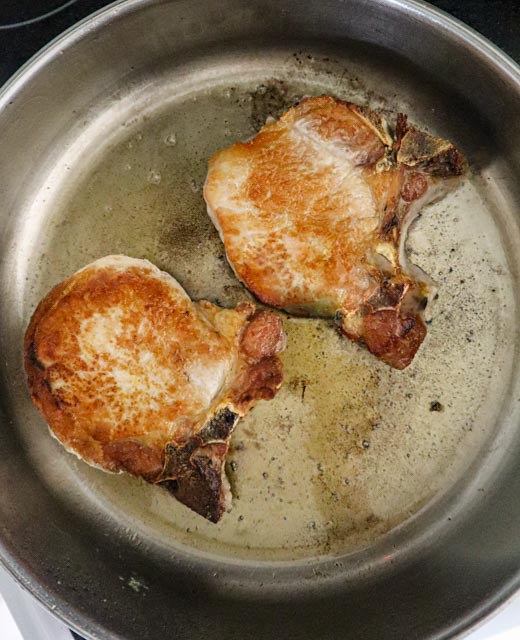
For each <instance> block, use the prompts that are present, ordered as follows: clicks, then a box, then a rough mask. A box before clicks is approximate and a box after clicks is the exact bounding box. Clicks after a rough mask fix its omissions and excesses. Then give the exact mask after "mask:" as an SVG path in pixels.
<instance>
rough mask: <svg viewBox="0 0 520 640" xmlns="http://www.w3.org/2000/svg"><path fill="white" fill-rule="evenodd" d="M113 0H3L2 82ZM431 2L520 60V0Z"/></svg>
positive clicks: (0, 28)
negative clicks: (32, 57) (41, 50)
mask: <svg viewBox="0 0 520 640" xmlns="http://www.w3.org/2000/svg"><path fill="white" fill-rule="evenodd" d="M107 4H110V2H108V1H107V0H68V1H64V0H0V85H1V84H3V83H4V82H5V81H6V80H7V79H8V78H9V77H10V76H11V75H12V74H13V73H14V72H15V71H16V70H17V69H18V68H19V67H20V66H21V65H22V64H23V63H24V62H25V61H26V60H28V59H29V58H30V57H31V56H32V55H33V54H34V53H36V52H37V51H38V50H39V49H41V47H43V46H44V45H45V44H47V42H49V41H50V40H52V39H53V38H54V37H56V36H57V35H58V34H59V33H61V32H62V31H64V30H65V29H67V28H68V27H70V26H71V25H73V24H74V23H75V22H77V21H78V20H80V19H81V18H84V17H85V16H87V15H89V14H90V13H92V12H93V11H96V10H97V9H100V8H101V7H104V6H105V5H107ZM431 4H433V5H435V6H437V7H439V8H440V9H443V10H444V11H447V12H448V13H451V14H452V15H454V16H455V17H457V18H459V20H462V21H463V22H466V23H467V24H469V25H470V26H471V27H473V28H474V29H476V30H477V31H479V32H480V33H482V34H483V35H484V36H486V37H487V38H489V39H490V40H491V41H492V42H494V43H495V44H496V45H498V46H499V47H500V48H501V49H503V50H504V51H505V52H506V53H508V54H509V55H510V56H511V57H512V58H514V59H515V60H516V61H517V62H520V0H431ZM75 637H76V638H78V640H81V639H80V638H79V636H75Z"/></svg>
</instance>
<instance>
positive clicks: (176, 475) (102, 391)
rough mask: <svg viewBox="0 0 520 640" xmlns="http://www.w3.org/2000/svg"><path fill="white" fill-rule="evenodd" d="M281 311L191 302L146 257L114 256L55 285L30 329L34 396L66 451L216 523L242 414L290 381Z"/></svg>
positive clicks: (28, 358)
mask: <svg viewBox="0 0 520 640" xmlns="http://www.w3.org/2000/svg"><path fill="white" fill-rule="evenodd" d="M284 345H285V337H284V334H283V330H282V324H281V320H280V318H279V317H278V316H276V315H275V314H273V313H272V312H268V311H256V309H255V306H254V305H253V304H251V303H244V304H241V305H239V306H238V307H237V308H236V309H221V308H219V307H217V306H215V305H213V304H211V303H210V302H206V301H204V300H202V301H200V302H195V303H194V302H192V301H191V300H190V298H189V297H188V295H187V294H186V292H185V291H184V290H183V289H182V288H181V286H180V285H179V284H178V283H177V281H176V280H174V279H173V278H172V277H171V276H170V275H168V274H167V273H164V272H162V271H160V270H159V269H158V268H157V267H155V266H154V265H152V264H151V263H149V262H148V261H146V260H136V259H133V258H128V257H125V256H109V257H106V258H103V259H101V260H97V261H96V262H93V263H92V264H90V265H88V266H87V267H85V268H84V269H81V270H80V271H78V272H77V273H75V274H74V275H73V276H72V277H70V278H69V279H68V280H65V281H64V282H62V283H61V284H59V285H57V286H56V287H55V288H54V289H53V290H52V291H51V292H50V293H49V294H48V295H47V296H46V297H45V298H44V299H43V300H42V302H41V303H40V305H39V306H38V308H37V309H36V311H35V313H34V315H33V317H32V319H31V322H30V324H29V327H28V329H27V332H26V335H25V367H26V371H27V376H28V381H29V387H30V390H31V394H32V398H33V400H34V403H35V404H36V406H37V407H38V409H39V410H40V411H41V413H42V414H43V416H44V417H45V419H46V420H47V422H48V424H49V426H50V428H51V430H52V432H53V433H54V435H55V436H56V437H57V438H58V440H59V441H60V442H61V443H62V444H63V445H64V446H65V448H66V449H67V450H68V451H71V452H73V453H75V454H76V455H77V456H79V457H80V458H82V459H83V460H85V461H86V462H88V463H90V464H92V465H95V466H98V467H101V468H102V469H104V470H106V471H112V472H119V471H127V472H128V473H131V474H133V475H135V476H140V477H142V478H144V479H145V480H147V481H148V482H151V483H157V484H162V485H163V486H165V487H166V488H167V489H169V490H170V491H171V492H172V493H173V494H174V495H175V497H176V498H177V499H178V500H180V501H181V502H183V503H184V504H185V505H187V506H188V507H190V508H191V509H193V510H194V511H196V512H197V513H199V514H200V515H202V516H204V517H205V518H208V519H209V520H211V521H213V522H216V521H218V520H219V518H220V517H221V515H222V513H223V511H224V510H225V509H226V508H227V507H228V506H229V501H230V490H229V483H228V481H227V479H226V476H225V472H224V462H225V457H226V454H227V451H228V447H229V440H230V437H231V434H232V432H233V429H234V428H235V425H236V424H237V421H238V419H239V418H240V417H241V416H243V415H245V414H246V413H247V411H249V409H250V408H251V407H252V406H253V405H254V404H255V403H256V402H257V401H258V400H260V399H266V400H269V399H271V398H273V396H274V395H275V394H276V392H277V390H278V389H279V387H280V385H281V382H282V369H281V363H280V361H279V359H278V358H277V357H276V354H277V353H278V352H279V351H280V350H281V349H283V348H284Z"/></svg>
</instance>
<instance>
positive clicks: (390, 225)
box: [382, 215, 399, 236]
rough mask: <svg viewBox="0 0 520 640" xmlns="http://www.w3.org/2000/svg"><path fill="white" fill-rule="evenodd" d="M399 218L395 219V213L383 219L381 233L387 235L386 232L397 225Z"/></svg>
mask: <svg viewBox="0 0 520 640" xmlns="http://www.w3.org/2000/svg"><path fill="white" fill-rule="evenodd" d="M398 222H399V220H398V219H397V216H396V215H393V216H392V217H391V218H389V219H387V220H385V222H384V223H383V229H382V231H383V233H384V234H385V236H386V235H388V233H389V232H390V231H391V230H392V229H393V228H394V227H397V224H398Z"/></svg>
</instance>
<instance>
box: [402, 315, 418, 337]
mask: <svg viewBox="0 0 520 640" xmlns="http://www.w3.org/2000/svg"><path fill="white" fill-rule="evenodd" d="M401 326H402V335H403V336H406V335H407V334H408V333H410V331H411V330H412V329H413V328H414V326H415V320H414V318H405V319H404V320H403V322H402V325H401Z"/></svg>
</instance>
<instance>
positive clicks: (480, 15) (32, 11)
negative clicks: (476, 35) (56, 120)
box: [0, 0, 520, 84]
mask: <svg viewBox="0 0 520 640" xmlns="http://www.w3.org/2000/svg"><path fill="white" fill-rule="evenodd" d="M107 4H109V2H108V1H107V0H69V1H68V2H64V0H0V84H3V83H4V82H5V81H6V80H7V79H8V78H9V76H11V75H12V74H13V73H14V72H15V71H16V69H18V67H19V66H20V65H21V64H23V63H24V62H25V61H26V60H28V59H29V58H30V57H31V56H32V55H33V54H34V53H35V52H36V51H38V49H40V48H41V47H43V46H44V45H45V44H46V43H47V42H49V40H51V39H52V38H54V37H55V36H57V35H58V34H59V33H61V32H62V31H63V30H65V29H66V28H67V27H70V26H71V25H72V24H74V23H75V22H77V21H78V20H80V19H81V18H84V17H85V16H87V15H88V14H89V13H92V12H93V11H95V10H97V9H100V8H101V7H103V6H105V5H107ZM432 4H434V5H436V6H437V7H439V8H440V9H443V10H444V11H447V12H448V13H451V14H452V15H454V16H456V17H457V18H459V19H460V20H463V21H464V22H466V23H467V24H469V25H470V26H472V27H473V28H474V29H476V30H477V31H480V33H482V34H483V35H485V36H486V37H487V38H489V39H490V40H492V41H493V42H494V43H495V44H497V45H498V46H499V47H501V48H502V49H503V50H504V51H505V52H506V53H508V54H509V55H510V56H511V57H513V58H514V59H515V60H516V61H517V62H520V1H519V0H433V1H432ZM60 7H63V8H62V9H61V10H60ZM53 11H56V12H55V13H52V15H49V16H48V17H47V18H44V19H40V20H38V19H37V18H38V16H41V15H42V14H46V13H51V12H53ZM30 20H33V22H30V23H29V24H25V25H20V26H17V27H15V26H10V27H9V28H5V25H13V24H16V23H20V22H23V21H30Z"/></svg>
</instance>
